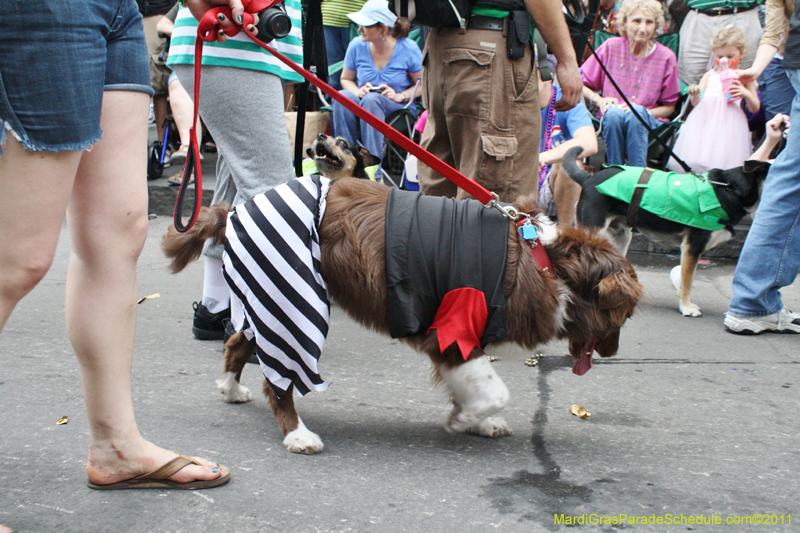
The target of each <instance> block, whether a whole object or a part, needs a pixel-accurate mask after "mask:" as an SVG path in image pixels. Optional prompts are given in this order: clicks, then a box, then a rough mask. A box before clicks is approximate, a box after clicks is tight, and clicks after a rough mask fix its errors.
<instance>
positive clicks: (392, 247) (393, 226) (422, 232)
mask: <svg viewBox="0 0 800 533" xmlns="http://www.w3.org/2000/svg"><path fill="white" fill-rule="evenodd" d="M507 247H508V220H507V219H506V218H505V217H503V215H502V214H501V213H499V212H498V211H496V210H491V209H486V208H485V207H484V206H483V205H482V204H481V203H480V202H478V201H477V200H461V201H458V200H454V199H452V198H440V197H430V196H421V195H420V194H419V193H411V192H405V191H399V190H397V189H392V190H391V191H390V192H389V201H388V204H387V206H386V284H387V289H388V321H389V332H390V334H391V336H392V337H393V338H398V337H409V336H412V335H417V334H424V333H426V332H427V331H428V328H430V327H431V326H432V325H433V324H434V318H435V317H436V319H437V320H436V321H437V324H439V323H440V322H441V326H437V325H434V326H433V327H434V328H436V329H438V334H439V341H440V346H441V345H442V339H453V340H459V341H460V340H461V339H463V337H464V335H463V334H461V333H459V332H457V331H453V329H460V328H463V327H464V325H468V324H470V321H471V320H470V317H469V316H460V315H458V313H460V312H461V311H467V312H468V313H469V310H468V309H466V308H469V307H471V305H469V304H465V300H464V299H462V298H461V297H460V296H457V297H452V296H454V295H457V294H459V293H460V294H464V293H465V292H467V291H459V292H456V291H458V290H459V289H464V288H468V289H477V290H478V291H481V292H482V293H483V296H484V302H485V310H486V314H485V316H486V323H485V328H482V327H481V326H484V325H483V324H480V325H479V324H475V326H476V327H475V328H473V329H474V330H475V331H474V332H473V333H474V335H473V336H474V337H475V338H480V342H481V347H482V346H486V344H487V343H489V342H495V341H501V340H504V339H506V337H507V332H506V326H505V319H504V317H503V308H504V306H505V298H504V295H503V284H504V280H505V263H506V252H507ZM472 292H473V293H474V292H475V291H472ZM448 293H451V294H450V297H448ZM446 297H447V298H446ZM443 300H445V305H442V308H443V309H440V304H442V302H443ZM467 300H469V298H467ZM478 303H479V304H480V302H478ZM480 305H482V304H480ZM445 306H450V307H451V309H444V307H445ZM437 313H439V315H437ZM453 313H455V315H454V314H453ZM442 315H449V316H448V320H445V321H442V320H440V319H439V318H440V317H441V316H442ZM448 328H449V330H450V331H445V329H448ZM481 332H482V334H481ZM466 335H467V336H470V335H469V333H467V334H466ZM453 340H450V341H449V342H446V343H445V346H442V348H445V347H447V346H448V345H449V344H452V342H453ZM459 346H460V347H461V350H462V354H463V355H464V358H466V357H467V356H468V355H469V352H470V351H471V349H472V347H470V346H466V345H463V344H462V343H461V342H459ZM465 352H466V353H465Z"/></svg>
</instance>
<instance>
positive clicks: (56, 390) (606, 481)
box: [0, 216, 800, 532]
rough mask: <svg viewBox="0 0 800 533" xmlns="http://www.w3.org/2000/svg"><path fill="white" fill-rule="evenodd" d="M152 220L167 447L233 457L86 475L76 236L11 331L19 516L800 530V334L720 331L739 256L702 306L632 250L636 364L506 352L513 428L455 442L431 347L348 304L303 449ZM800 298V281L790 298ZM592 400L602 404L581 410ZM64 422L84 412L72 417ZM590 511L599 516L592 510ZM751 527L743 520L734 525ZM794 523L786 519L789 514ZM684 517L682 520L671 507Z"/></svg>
mask: <svg viewBox="0 0 800 533" xmlns="http://www.w3.org/2000/svg"><path fill="white" fill-rule="evenodd" d="M168 224H169V219H168V217H161V216H159V217H157V218H155V219H153V220H151V221H150V231H149V239H148V241H147V245H146V248H145V250H144V253H143V255H142V258H141V261H140V268H139V272H140V277H139V294H140V295H141V296H144V295H149V294H154V293H158V294H159V295H160V297H158V298H153V299H149V300H145V301H144V302H143V303H142V304H141V305H140V306H139V319H138V331H137V338H136V348H135V357H134V366H133V390H134V401H135V408H136V414H137V419H138V422H139V426H140V429H141V431H142V433H143V434H144V435H145V436H146V437H147V438H148V439H150V440H152V441H153V442H156V443H158V444H160V445H162V446H166V447H168V448H171V449H175V450H178V451H181V452H183V453H188V454H198V455H202V456H205V457H208V458H211V459H213V460H216V461H219V462H220V463H222V464H225V465H227V466H229V467H230V468H231V470H232V472H233V479H232V481H231V482H230V483H229V484H227V485H225V486H224V487H219V488H216V489H212V490H208V491H186V492H184V491H169V490H150V491H117V492H96V491H92V490H89V489H88V488H86V486H85V484H84V483H85V478H86V476H85V471H84V465H85V460H86V450H87V442H88V435H87V423H86V418H85V410H84V403H83V399H82V394H81V387H80V381H79V376H78V367H77V364H76V361H75V356H74V354H73V351H72V349H71V347H70V344H69V343H68V341H67V339H66V335H65V332H64V320H63V292H64V279H65V271H66V264H67V258H68V246H69V243H68V235H67V234H66V231H64V233H63V236H62V240H61V243H60V244H59V248H58V254H57V256H56V259H55V263H54V265H53V268H52V270H51V272H50V273H49V274H48V275H47V277H46V278H45V279H44V281H43V282H42V283H41V284H40V285H39V286H38V287H37V288H36V289H35V290H34V291H33V292H32V293H31V294H30V295H29V296H28V297H27V298H25V299H24V300H23V301H22V302H21V303H20V304H19V306H18V308H17V309H16V311H15V313H14V314H13V315H12V317H11V319H10V320H9V322H8V325H7V327H6V329H5V331H3V333H2V334H0V354H2V361H3V363H4V364H3V365H2V370H0V461H1V462H2V467H1V468H0V524H6V525H8V526H11V527H12V528H14V529H15V530H16V531H19V532H55V531H59V532H73V531H74V532H115V531H120V532H151V531H153V532H156V531H159V532H160V531H169V532H194V531H210V532H223V531H224V532H229V531H236V532H261V531H275V532H289V531H297V532H317V531H325V532H345V531H355V532H383V531H386V532H395V531H397V532H402V531H408V532H451V531H464V532H472V531H475V532H483V531H504V532H506V531H509V532H536V531H547V532H549V531H561V530H566V528H567V526H566V525H564V524H561V525H559V524H556V523H555V522H554V515H561V514H563V515H565V516H567V517H581V516H584V515H585V516H587V517H588V518H589V519H590V520H597V517H600V520H602V519H603V517H619V516H620V515H621V514H624V515H628V516H644V517H653V518H654V519H655V518H656V517H661V518H662V519H666V520H669V519H670V518H669V517H670V515H671V516H672V517H680V516H681V515H683V516H684V517H686V520H688V517H690V516H691V517H696V516H699V515H701V514H702V515H703V516H704V517H706V518H708V517H709V516H710V515H712V514H713V515H715V516H719V517H723V519H724V518H726V517H743V516H752V515H754V514H756V513H763V514H775V515H777V521H778V525H762V526H752V525H727V526H726V525H720V526H698V525H692V524H686V523H684V524H671V525H666V524H665V525H630V524H628V523H624V524H616V525H615V524H607V525H603V524H602V523H601V524H599V525H584V526H580V527H579V528H578V530H580V531H587V532H595V531H618V530H622V529H624V530H630V531H659V532H661V531H790V530H792V528H791V526H790V525H788V521H789V520H790V518H789V515H791V520H793V521H794V522H795V524H797V523H798V522H800V509H799V506H798V498H797V494H798V493H800V481H799V478H798V475H797V472H798V471H800V453H799V452H798V448H799V445H798V436H799V435H800V418H798V416H797V413H798V389H800V364H799V363H800V337H797V336H790V335H775V334H772V335H762V336H758V337H739V336H735V335H731V334H728V333H726V332H725V331H724V330H723V327H722V318H723V313H724V311H725V310H726V305H727V302H728V298H729V297H730V292H731V290H730V285H731V277H732V273H733V266H732V264H725V263H719V264H716V265H714V266H710V267H707V268H704V269H702V270H701V271H700V272H699V273H698V276H697V280H696V282H695V286H694V292H693V294H694V301H695V302H696V303H698V304H699V305H700V306H701V308H702V309H703V312H704V316H703V317H701V318H697V319H689V318H684V317H682V316H681V315H680V313H679V312H678V310H677V299H676V297H675V291H674V289H673V288H672V285H671V283H670V281H669V279H668V273H669V270H670V268H671V267H672V266H673V265H675V264H677V258H676V257H664V256H646V255H641V254H632V256H631V258H632V260H633V261H634V263H635V264H636V269H637V271H638V273H639V276H640V279H641V281H642V282H643V284H644V286H645V287H646V289H647V294H646V297H645V298H644V299H643V301H642V303H641V304H640V306H639V308H638V311H637V314H636V315H635V317H634V318H633V319H632V320H630V321H629V323H628V324H627V325H626V326H625V328H624V329H623V334H622V338H621V349H620V353H619V355H618V356H616V357H614V358H612V359H610V360H603V361H597V360H595V366H594V368H593V369H592V370H591V371H590V372H589V373H588V374H587V375H585V376H583V377H577V376H575V375H573V374H572V373H571V372H570V371H569V368H568V365H569V363H568V361H567V360H566V359H565V358H564V357H563V354H565V353H566V346H565V345H564V344H563V343H552V344H549V345H547V346H543V347H541V349H540V350H539V351H540V352H541V353H543V354H544V357H543V358H542V363H541V364H540V365H539V366H536V367H529V366H526V365H525V364H524V361H525V356H526V355H527V354H521V355H513V354H510V353H499V354H498V355H499V357H500V360H499V361H497V362H496V363H494V364H495V365H496V369H497V370H498V372H499V374H500V375H501V376H502V378H503V379H504V380H505V381H506V383H507V385H508V387H509V389H510V391H511V395H512V400H511V403H510V405H509V406H508V407H507V408H506V409H505V411H504V414H505V417H506V419H507V420H508V421H509V423H510V424H511V426H512V428H513V429H514V434H513V435H512V436H509V437H504V438H500V439H496V440H490V439H484V438H480V437H475V436H470V435H450V434H447V433H446V432H445V431H444V429H443V428H442V425H443V423H444V421H445V419H446V416H447V414H448V408H447V405H446V399H445V398H444V396H443V394H442V393H441V392H440V391H438V390H436V389H434V388H433V387H432V386H431V384H430V380H429V375H430V371H429V364H428V361H427V359H426V358H425V357H423V356H421V355H419V354H416V353H414V352H412V351H411V350H410V349H409V348H407V347H406V346H404V345H402V344H399V343H398V342H397V341H394V340H392V339H389V338H385V337H381V336H378V335H376V334H374V333H372V332H370V331H367V330H365V329H363V328H361V327H359V326H357V325H356V324H355V323H354V322H352V321H351V320H349V319H348V318H347V317H346V316H344V314H343V312H342V311H341V309H339V308H337V307H334V308H333V309H332V324H331V329H330V334H329V337H328V342H327V344H326V345H325V351H324V355H323V358H322V359H321V361H320V370H321V374H322V376H323V377H324V378H325V379H327V380H330V381H332V385H331V387H330V388H329V389H328V390H327V391H326V392H323V393H311V394H310V395H308V396H307V397H305V398H301V399H298V400H297V404H298V410H299V412H300V413H301V415H302V416H303V419H304V421H305V423H306V425H307V426H308V427H309V428H310V429H311V430H313V431H315V432H317V433H319V434H320V435H321V437H322V439H323V441H324V442H325V446H326V447H325V450H324V451H323V452H322V453H320V454H318V455H315V456H300V455H294V454H291V453H289V452H287V451H286V450H285V449H284V448H283V446H282V445H281V436H280V431H279V430H278V427H277V425H276V424H275V422H274V421H273V420H272V417H271V415H270V413H269V409H268V406H267V402H266V400H265V399H264V397H263V396H262V395H261V394H260V390H261V386H262V382H263V378H262V377H261V375H260V371H259V369H258V368H256V367H255V366H253V365H248V366H247V368H246V369H245V372H244V375H243V383H244V384H245V385H246V386H248V387H249V388H250V389H251V390H252V392H253V393H254V400H253V401H252V402H251V403H248V404H241V405H231V404H226V403H224V402H223V400H222V397H221V396H220V394H219V393H218V392H217V391H216V388H215V385H214V380H215V378H216V377H217V376H218V375H219V372H220V370H221V363H222V358H221V349H222V342H221V341H198V340H195V339H194V338H193V337H192V335H191V332H190V328H191V317H192V310H191V302H192V301H193V300H196V299H198V298H199V296H200V292H201V287H202V263H196V264H193V265H191V266H190V267H189V268H188V270H187V271H185V272H184V273H182V274H179V275H176V276H173V275H170V274H168V273H167V271H166V268H165V266H166V260H165V259H164V257H163V256H162V255H161V252H160V249H159V242H160V238H161V236H162V235H163V234H164V233H165V231H166V228H167V225H168ZM784 299H785V301H786V304H787V306H788V307H789V308H794V309H800V286H798V284H797V283H795V285H793V286H792V287H789V288H787V289H786V290H785V291H784ZM572 404H580V405H583V406H585V407H586V409H587V410H588V411H589V412H590V413H591V414H592V416H591V419H589V420H582V419H579V418H577V417H575V416H573V415H571V414H570V413H569V407H570V405H572ZM63 415H68V416H69V423H68V424H65V425H56V421H57V420H58V419H59V418H60V417H61V416H63ZM577 519H578V520H580V518H577ZM734 519H735V518H734ZM781 520H782V521H783V525H781V523H780V522H781ZM673 521H675V519H674V518H673ZM794 529H795V530H796V529H797V526H796V525H795V527H794Z"/></svg>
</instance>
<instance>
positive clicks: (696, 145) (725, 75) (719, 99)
mask: <svg viewBox="0 0 800 533" xmlns="http://www.w3.org/2000/svg"><path fill="white" fill-rule="evenodd" d="M745 42H746V41H745V36H744V33H742V31H741V30H740V29H738V28H735V27H733V26H729V27H726V28H722V29H721V30H719V31H718V32H717V34H716V35H714V39H712V41H711V48H712V51H713V53H714V60H715V62H716V68H715V69H713V70H710V71H708V72H706V73H705V75H704V76H703V78H702V79H701V80H700V84H699V85H691V86H690V87H689V89H688V91H687V93H688V94H689V95H690V96H691V98H692V105H694V107H695V109H694V110H693V111H692V112H691V113H690V114H689V117H688V118H687V119H686V122H685V123H684V124H683V126H681V129H680V132H679V133H678V140H677V142H676V143H675V147H674V148H673V150H674V151H675V154H677V156H678V157H680V158H681V159H683V160H684V161H685V162H686V163H687V164H688V165H689V166H690V167H691V168H692V169H693V170H695V171H697V172H706V171H708V170H711V169H712V168H721V169H728V168H734V167H739V166H742V164H743V163H744V161H745V159H748V158H749V157H750V155H751V154H752V153H753V148H752V143H751V142H750V130H749V128H748V126H747V116H746V115H745V113H744V109H743V108H742V100H744V102H745V104H746V105H747V109H748V110H750V112H751V113H755V112H756V111H758V109H759V107H760V106H761V104H760V102H759V101H758V95H757V94H756V83H755V81H751V82H750V83H747V84H746V85H743V84H742V83H741V82H739V80H738V79H736V73H735V71H734V70H733V69H734V68H736V65H737V64H738V63H739V59H740V58H741V57H742V55H743V54H744V53H745ZM667 167H668V168H669V169H670V170H673V171H676V172H683V169H682V168H681V167H680V165H678V163H677V162H676V161H675V159H672V158H671V159H670V160H669V163H668V165H667Z"/></svg>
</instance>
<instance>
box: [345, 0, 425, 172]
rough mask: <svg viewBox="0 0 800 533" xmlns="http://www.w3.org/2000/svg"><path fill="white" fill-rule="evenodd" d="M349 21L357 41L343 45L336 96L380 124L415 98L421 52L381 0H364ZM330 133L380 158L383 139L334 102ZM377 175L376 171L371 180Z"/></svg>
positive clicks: (419, 72) (385, 3)
mask: <svg viewBox="0 0 800 533" xmlns="http://www.w3.org/2000/svg"><path fill="white" fill-rule="evenodd" d="M348 17H349V18H350V20H352V21H353V22H355V23H356V24H358V31H359V33H360V34H361V37H360V38H359V37H357V38H355V39H353V40H352V41H351V42H350V45H349V46H348V47H347V52H346V54H345V57H344V67H342V75H341V83H342V90H341V91H340V93H341V94H343V95H344V96H346V97H348V98H349V99H350V100H352V101H353V102H355V103H357V104H358V105H360V106H361V107H363V108H364V109H366V110H367V111H369V112H370V113H372V114H373V115H375V116H377V117H378V118H381V119H384V120H385V119H386V117H387V116H389V115H390V114H391V113H393V112H395V111H397V110H399V109H402V108H403V107H405V106H406V105H407V104H408V102H409V101H410V100H413V99H414V98H416V97H417V96H418V95H417V94H416V92H417V90H416V89H415V87H416V83H417V80H418V79H419V77H420V75H421V74H422V52H420V49H419V46H417V43H415V42H414V41H412V40H410V39H407V38H406V35H408V29H407V28H405V27H404V26H402V25H401V23H400V22H399V21H398V19H397V16H395V15H394V14H393V13H392V12H391V11H389V7H388V2H387V1H386V0H369V2H367V3H366V4H364V7H363V8H362V9H361V11H358V12H357V13H351V14H350V15H348ZM412 111H414V109H413V107H412ZM333 133H334V135H337V136H342V137H344V138H345V139H347V140H348V141H350V142H351V143H354V142H356V141H361V143H362V144H363V145H364V147H365V148H366V149H367V150H369V152H370V153H371V154H372V155H374V156H376V157H378V158H382V157H383V135H382V134H380V133H379V132H378V131H376V130H375V129H374V128H372V127H371V126H368V125H367V124H366V123H361V124H360V126H359V120H358V117H356V116H355V115H354V114H353V113H351V112H350V111H348V110H347V109H346V108H345V107H344V106H343V105H342V104H340V103H338V102H336V101H334V103H333ZM382 177H383V174H382V172H381V170H380V168H379V169H378V172H377V173H376V174H375V179H376V180H379V181H380V180H381V179H382Z"/></svg>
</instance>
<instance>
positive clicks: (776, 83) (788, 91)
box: [758, 57, 795, 120]
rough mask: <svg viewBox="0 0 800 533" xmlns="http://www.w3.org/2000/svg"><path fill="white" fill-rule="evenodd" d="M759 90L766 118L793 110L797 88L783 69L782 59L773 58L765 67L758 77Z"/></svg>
mask: <svg viewBox="0 0 800 533" xmlns="http://www.w3.org/2000/svg"><path fill="white" fill-rule="evenodd" d="M758 92H759V96H760V97H761V108H762V109H763V110H764V119H765V120H770V119H771V118H772V117H774V116H775V115H777V114H778V113H783V114H784V115H788V114H789V113H790V112H791V109H792V100H794V94H795V90H794V88H793V87H792V84H791V82H790V81H789V78H788V77H787V76H786V71H785V70H783V61H782V60H781V59H778V58H777V57H775V58H773V59H772V61H771V62H770V64H769V65H767V68H765V69H764V72H763V73H762V74H761V77H760V78H758Z"/></svg>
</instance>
